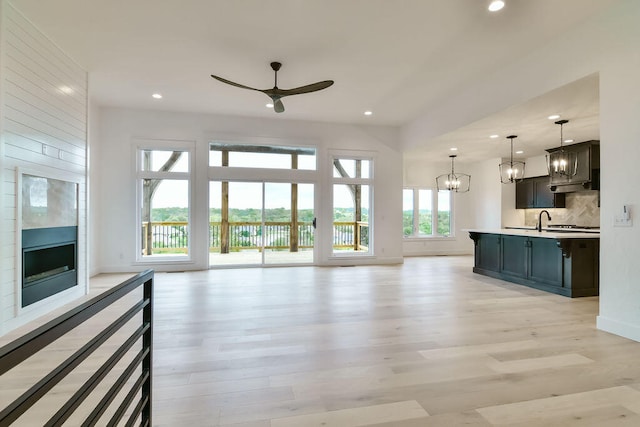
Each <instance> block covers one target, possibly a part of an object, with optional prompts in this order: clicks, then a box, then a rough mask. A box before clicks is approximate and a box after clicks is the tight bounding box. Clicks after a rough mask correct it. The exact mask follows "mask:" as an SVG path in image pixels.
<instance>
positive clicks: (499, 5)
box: [489, 0, 504, 12]
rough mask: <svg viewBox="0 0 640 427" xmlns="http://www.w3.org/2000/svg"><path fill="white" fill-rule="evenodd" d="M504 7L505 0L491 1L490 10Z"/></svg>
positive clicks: (494, 10)
mask: <svg viewBox="0 0 640 427" xmlns="http://www.w3.org/2000/svg"><path fill="white" fill-rule="evenodd" d="M503 7H504V1H502V0H492V1H491V2H489V11H490V12H497V11H499V10H500V9H502V8H503Z"/></svg>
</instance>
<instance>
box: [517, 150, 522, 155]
mask: <svg viewBox="0 0 640 427" xmlns="http://www.w3.org/2000/svg"><path fill="white" fill-rule="evenodd" d="M522 153H524V151H522V150H518V151H516V154H522Z"/></svg>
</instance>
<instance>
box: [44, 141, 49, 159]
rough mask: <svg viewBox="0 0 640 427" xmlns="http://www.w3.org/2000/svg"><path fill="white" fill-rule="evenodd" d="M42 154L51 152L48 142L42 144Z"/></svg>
mask: <svg viewBox="0 0 640 427" xmlns="http://www.w3.org/2000/svg"><path fill="white" fill-rule="evenodd" d="M42 154H44V155H45V156H46V155H47V154H49V146H48V145H47V144H42Z"/></svg>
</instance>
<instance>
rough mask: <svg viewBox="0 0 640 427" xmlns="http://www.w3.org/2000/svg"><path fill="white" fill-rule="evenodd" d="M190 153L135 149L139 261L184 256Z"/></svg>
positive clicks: (188, 199)
mask: <svg viewBox="0 0 640 427" xmlns="http://www.w3.org/2000/svg"><path fill="white" fill-rule="evenodd" d="M190 160H191V156H190V152H189V151H186V150H181V149H176V150H172V149H148V148H142V149H139V150H138V163H137V164H138V191H139V196H138V209H139V210H138V212H139V218H140V221H139V224H140V229H139V232H138V236H140V238H139V240H138V254H139V258H138V259H139V260H145V261H148V260H152V259H154V258H160V257H162V258H166V257H178V258H184V259H186V258H188V257H189V248H190V236H189V230H190V227H189V223H190V209H189V206H190V197H189V195H190V188H191V184H190V182H191V178H190V170H191V166H190Z"/></svg>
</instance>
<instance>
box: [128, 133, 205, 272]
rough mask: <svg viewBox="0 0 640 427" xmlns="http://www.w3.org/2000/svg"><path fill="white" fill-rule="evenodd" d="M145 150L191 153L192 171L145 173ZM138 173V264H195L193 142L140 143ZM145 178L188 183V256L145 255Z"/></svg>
mask: <svg viewBox="0 0 640 427" xmlns="http://www.w3.org/2000/svg"><path fill="white" fill-rule="evenodd" d="M144 151H182V152H185V153H187V154H188V156H189V159H188V163H187V165H188V170H187V172H172V171H167V172H161V171H145V170H143V169H142V167H143V166H142V156H143V152H144ZM134 157H135V162H136V165H135V171H136V203H135V204H136V233H135V235H136V238H135V248H136V249H135V250H136V257H135V261H134V264H136V265H141V264H157V263H167V262H171V263H176V264H184V263H193V262H194V254H193V250H194V244H193V233H192V230H193V229H194V225H193V220H194V212H193V211H194V209H193V201H194V196H193V191H194V180H195V172H194V166H195V143H194V142H191V141H161V140H151V141H139V142H138V143H137V144H136V153H135V156H134ZM145 179H161V180H178V181H184V180H186V181H187V188H188V190H187V209H188V210H189V214H188V216H187V218H188V219H187V221H188V224H187V230H188V233H189V239H188V243H187V254H186V255H173V254H164V255H153V256H148V255H143V254H142V242H141V239H140V236H141V235H142V230H141V225H142V198H143V181H144V180H145Z"/></svg>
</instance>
